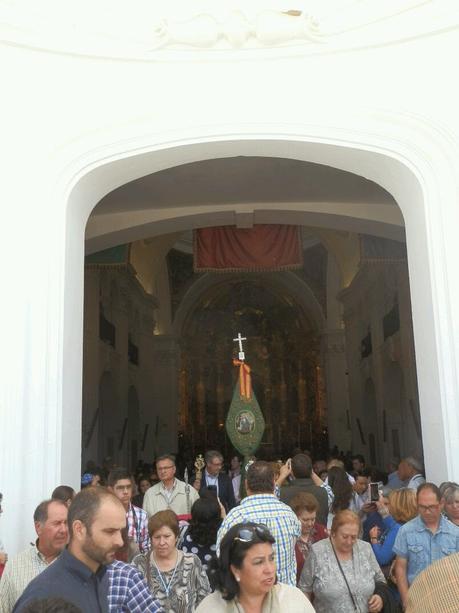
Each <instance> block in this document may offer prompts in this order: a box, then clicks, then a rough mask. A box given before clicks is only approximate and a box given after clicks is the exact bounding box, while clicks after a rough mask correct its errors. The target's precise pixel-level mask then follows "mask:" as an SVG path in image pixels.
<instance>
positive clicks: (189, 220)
mask: <svg viewBox="0 0 459 613" xmlns="http://www.w3.org/2000/svg"><path fill="white" fill-rule="evenodd" d="M252 144H253V143H252ZM264 145H266V149H265V151H266V152H267V153H268V152H269V149H270V146H273V147H274V149H271V151H274V150H275V151H276V152H277V154H278V153H279V151H281V150H282V146H281V147H280V148H279V147H278V144H276V143H274V141H272V142H270V143H269V144H267V143H266V142H265V143H264ZM200 146H201V145H200V144H198V145H197V151H199V148H200ZM250 146H251V143H250V142H248V143H247V142H245V143H244V145H243V146H242V149H245V150H246V151H247V150H250ZM351 146H352V145H351ZM394 146H395V145H394ZM242 149H241V143H240V142H232V143H231V144H229V147H228V149H227V151H226V153H227V154H228V152H229V151H231V153H233V152H234V151H235V150H239V151H241V150H242ZM220 151H221V149H220ZM181 152H184V150H180V149H176V150H175V151H174V153H173V154H172V157H174V158H175V163H176V164H177V163H180V162H179V161H178V160H179V158H180V153H181ZM177 153H178V154H179V155H178V156H177ZM188 153H189V151H188ZM342 154H345V148H344V149H340V148H338V149H336V148H335V149H334V148H333V147H332V148H331V149H328V148H327V146H326V145H325V146H323V147H322V146H320V145H317V144H316V143H314V144H312V145H311V143H309V145H308V144H307V143H299V142H298V143H296V145H295V146H292V142H290V145H289V156H290V157H291V156H292V155H293V156H295V157H297V159H305V158H306V159H315V160H319V159H320V160H321V161H324V160H327V161H328V162H329V163H331V164H332V165H334V166H336V167H340V168H344V169H346V170H357V171H361V170H362V168H363V167H364V168H365V173H366V174H367V176H372V175H373V176H374V177H375V178H376V179H377V180H378V181H380V182H381V183H383V184H384V185H385V186H387V187H388V188H389V189H390V190H391V191H392V193H394V194H396V195H397V198H398V201H399V203H400V204H401V206H402V209H403V210H404V213H405V219H408V222H409V221H410V216H411V212H412V208H410V207H412V206H413V202H414V200H413V199H412V200H411V203H410V201H409V199H407V198H405V197H404V194H403V193H400V192H399V189H398V187H397V184H396V183H397V181H394V177H396V176H397V177H398V179H399V180H400V181H401V183H403V184H404V185H407V186H408V185H411V178H410V174H409V171H408V170H407V168H406V167H403V166H401V165H399V163H398V162H397V161H395V160H394V159H392V161H391V158H390V157H387V158H384V160H385V161H384V165H383V167H384V170H381V168H380V167H379V166H378V163H377V161H378V159H380V158H379V155H380V154H379V153H370V152H366V153H362V155H360V154H359V155H360V157H359V156H357V158H358V159H359V162H361V163H362V166H360V167H359V168H357V166H358V164H357V163H356V159H357V158H356V157H355V156H352V157H351V158H347V159H346V156H345V155H344V157H343V156H342ZM199 155H200V154H199V153H198V156H199ZM201 155H202V154H201ZM373 155H374V156H375V158H374V159H373V161H371V160H372V156H373ZM152 156H154V152H152ZM208 156H209V150H207V152H206V154H205V157H208ZM187 159H188V160H189V159H190V156H189V155H188V154H187ZM201 159H202V158H201ZM138 161H139V164H138V166H137V167H136V176H141V175H142V173H144V172H145V171H144V170H143V168H144V167H145V163H148V168H149V171H150V172H151V168H152V158H150V157H148V154H146V155H145V156H141V157H140V158H138ZM373 162H374V163H375V164H374V165H373V166H372V163H373ZM391 164H392V171H391V172H386V171H387V169H388V168H389V167H390V166H391ZM116 167H117V168H118V170H119V168H120V166H119V164H116ZM121 167H122V166H121ZM114 168H115V166H114V167H113V169H114ZM130 168H131V170H129V171H128V174H130V176H131V178H132V165H131V167H130ZM374 168H379V169H380V170H381V172H376V173H373V169H374ZM126 170H128V169H127V167H126ZM97 174H98V172H97V171H95V172H94V173H91V175H87V176H86V178H85V183H86V185H89V183H93V185H97ZM105 177H106V178H107V177H108V175H107V174H105ZM116 177H117V178H116V179H115V178H114V177H112V179H110V180H109V183H111V185H112V186H113V184H114V183H115V185H116V184H118V185H119V184H120V182H121V181H123V180H126V178H127V175H125V174H123V173H118V174H117V175H116ZM94 181H95V183H94ZM103 184H104V185H107V182H106V181H105V180H104V182H103ZM99 188H101V184H99ZM99 188H97V189H99ZM85 190H86V188H85ZM82 193H83V192H80V191H78V190H76V191H74V192H73V194H72V199H71V206H73V203H75V204H76V202H77V201H78V200H79V199H80V198H81V196H82ZM96 193H97V190H96V192H94V195H95V194H96ZM99 193H100V195H103V193H106V188H102V191H99ZM411 195H413V194H412V193H411ZM418 196H419V194H418ZM95 200H96V201H97V197H96V198H95ZM92 202H93V203H94V200H92ZM416 202H417V204H416V206H417V207H419V206H422V202H421V203H420V202H419V200H417V201H416ZM78 206H80V208H81V207H82V208H83V209H84V208H85V205H84V204H83V203H81V201H80V204H79V205H78ZM86 209H87V207H86ZM89 210H90V208H89V209H87V211H88V213H89ZM417 210H418V208H417ZM209 212H210V211H209ZM225 215H226V214H221V215H220V216H219V217H218V218H216V217H215V212H214V214H213V215H210V216H209V215H208V214H207V213H202V212H201V213H194V214H190V213H188V212H187V213H186V215H185V216H183V217H182V216H181V214H180V215H178V216H177V215H176V214H174V215H173V216H170V217H168V218H165V219H163V221H155V222H154V223H151V224H150V225H148V224H147V226H148V227H145V226H144V227H143V231H147V230H148V232H149V233H150V235H151V234H154V233H157V234H160V233H163V232H165V231H168V230H169V229H171V230H172V229H173V228H174V227H175V228H176V227H179V228H182V229H185V228H186V227H189V225H190V224H193V223H196V221H197V220H198V219H200V221H201V222H202V223H203V224H204V225H214V224H215V222H216V221H218V222H219V223H225V222H226V219H227V218H226V217H225ZM282 215H283V217H282V218H283V219H284V218H285V215H284V213H282ZM269 219H271V220H273V219H279V213H276V212H274V211H273V212H271V213H270V216H269ZM185 220H186V221H185ZM265 220H266V217H265V218H264V219H263V221H265ZM231 221H233V220H232V219H231ZM230 223H231V222H230ZM416 225H417V234H416V239H415V240H417V241H419V237H420V234H419V224H418V223H416ZM409 230H410V226H409V224H407V231H409ZM115 232H116V230H115ZM107 236H108V235H107ZM114 236H115V235H114V234H113V233H111V234H110V239H108V241H107V242H106V244H107V245H108V244H110V241H112V240H113V239H114ZM133 236H136V234H135V233H131V234H129V233H128V234H127V237H128V238H129V237H133ZM410 236H411V238H412V239H414V238H415V235H414V234H410ZM104 240H105V239H104ZM68 246H69V247H70V243H69V245H68ZM72 246H73V247H75V244H73V245H72ZM76 251H78V247H76ZM421 255H422V254H421V253H420V252H417V257H416V259H415V260H413V261H411V263H410V267H411V268H413V266H414V267H415V268H416V267H417V266H420V265H421V261H422V257H421ZM73 261H74V258H70V260H67V263H68V265H69V266H70V269H71V268H72V266H73V265H72V264H71V262H73ZM424 270H425V267H424ZM420 277H422V275H420ZM420 277H416V278H420ZM423 279H424V281H425V280H426V278H425V277H424V278H423ZM421 285H423V284H422V283H421ZM418 289H419V292H420V293H419V297H421V296H422V294H423V293H424V292H423V290H421V287H419V288H418ZM412 291H413V292H414V294H415V296H416V294H417V289H416V284H414V287H413V286H412ZM429 295H432V294H431V293H430V294H429ZM414 306H415V313H416V309H420V311H419V316H421V312H422V311H424V313H425V310H426V308H427V309H428V308H429V304H428V303H426V301H425V300H424V301H423V308H422V309H421V308H420V306H419V304H418V303H417V302H416V301H414ZM433 340H434V337H433V336H429V335H428V334H427V335H424V336H423V337H419V339H418V342H420V344H421V346H422V345H423V344H427V346H428V347H429V351H426V352H420V354H421V357H420V358H419V357H418V366H419V364H421V365H422V364H423V361H424V360H427V361H429V360H431V359H432V357H433V356H434V355H436V354H435V352H433V353H432V347H433V346H435V345H436V344H435V343H434V342H433ZM427 346H426V349H427ZM418 355H419V352H418ZM427 355H428V356H430V357H429V358H427ZM429 370H431V369H429ZM434 370H435V369H434ZM438 389H439V388H438V386H433V387H432V386H429V387H428V388H424V389H423V390H421V391H422V393H423V394H424V398H425V401H426V403H427V404H426V405H424V406H432V402H433V404H434V405H435V406H437V405H438V398H437V399H436V400H435V401H433V397H432V394H433V392H434V390H438ZM434 395H435V394H434ZM422 406H423V401H422V397H421V412H422ZM422 415H423V421H424V422H426V423H429V422H430V421H431V420H432V419H433V421H434V422H435V423H437V422H438V418H439V415H438V413H437V414H436V416H435V417H434V414H433V413H432V412H430V411H425V412H422ZM426 432H427V433H429V429H428V428H427V429H426ZM430 432H431V433H433V432H438V428H437V427H436V428H434V429H433V430H430ZM427 435H428V434H427ZM436 460H438V456H437V457H436ZM431 466H432V470H437V469H436V468H435V463H434V462H432V464H431ZM436 466H438V462H436Z"/></svg>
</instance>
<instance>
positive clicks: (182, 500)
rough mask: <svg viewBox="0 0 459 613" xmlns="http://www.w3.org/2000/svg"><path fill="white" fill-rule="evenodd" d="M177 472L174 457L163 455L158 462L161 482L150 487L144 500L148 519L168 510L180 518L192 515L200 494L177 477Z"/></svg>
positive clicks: (157, 466) (157, 467)
mask: <svg viewBox="0 0 459 613" xmlns="http://www.w3.org/2000/svg"><path fill="white" fill-rule="evenodd" d="M176 470H177V468H176V465H175V458H174V456H173V455H163V456H161V457H159V458H158V459H157V460H156V471H157V473H158V477H159V479H160V482H159V483H157V484H156V485H153V487H150V489H148V490H147V491H146V492H145V496H144V499H143V509H144V511H146V512H147V513H148V517H151V516H152V515H154V514H155V513H157V512H158V511H165V510H166V509H170V510H171V511H174V513H175V514H176V515H179V516H180V515H182V516H183V515H190V513H191V507H192V506H193V503H194V502H195V501H196V500H197V499H198V498H199V494H198V492H197V491H196V490H195V489H194V487H191V486H190V485H189V484H186V483H184V482H183V481H180V480H179V479H177V478H176V477H175V473H176Z"/></svg>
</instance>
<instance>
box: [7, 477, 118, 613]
mask: <svg viewBox="0 0 459 613" xmlns="http://www.w3.org/2000/svg"><path fill="white" fill-rule="evenodd" d="M125 526H126V512H125V510H124V507H123V505H122V504H121V502H120V501H119V500H118V498H117V497H116V496H114V494H112V493H111V492H109V491H107V490H106V489H105V488H102V487H97V488H96V487H89V488H85V489H84V490H82V491H81V492H80V493H79V494H77V495H76V496H75V498H74V500H73V501H72V504H71V505H70V509H69V513H68V530H69V535H70V541H69V545H68V548H67V549H64V551H63V552H62V554H61V555H60V556H59V558H58V559H57V560H56V561H55V562H54V563H53V564H51V565H50V566H49V567H48V568H47V569H45V570H44V571H43V572H42V573H40V575H38V577H36V578H35V579H34V580H33V581H31V583H29V585H28V586H27V588H26V589H25V591H24V593H23V594H22V596H21V597H20V598H19V600H18V601H17V602H16V605H15V607H14V609H13V611H14V613H16V612H17V613H21V611H23V610H24V609H25V607H26V606H27V604H28V603H30V601H32V600H33V599H35V598H47V597H50V596H54V597H59V596H60V597H62V598H64V599H65V600H67V601H69V602H71V603H72V604H74V605H76V606H77V607H80V609H81V610H82V611H84V613H108V611H109V604H108V592H109V576H108V574H107V572H106V569H107V565H108V564H111V563H112V562H113V561H114V560H115V553H116V551H117V550H118V549H119V548H120V547H121V546H122V545H123V539H122V536H121V530H123V529H124V528H125Z"/></svg>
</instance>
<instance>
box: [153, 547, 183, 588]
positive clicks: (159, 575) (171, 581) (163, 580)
mask: <svg viewBox="0 0 459 613" xmlns="http://www.w3.org/2000/svg"><path fill="white" fill-rule="evenodd" d="M178 561H179V554H178V551H177V559H176V561H175V566H174V572H173V573H172V577H171V578H170V579H169V581H168V582H167V583H166V581H165V579H164V577H163V573H162V572H161V571H160V570H159V568H158V565H157V564H156V560H155V556H154V555H153V564H154V565H155V568H156V572H157V573H158V577H159V580H160V581H161V585H162V586H163V589H164V591H165V593H166V597H167V598H169V594H170V591H171V587H172V584H173V583H174V579H175V573H176V572H177V566H178Z"/></svg>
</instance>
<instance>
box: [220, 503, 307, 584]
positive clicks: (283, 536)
mask: <svg viewBox="0 0 459 613" xmlns="http://www.w3.org/2000/svg"><path fill="white" fill-rule="evenodd" d="M245 522H255V523H257V524H264V525H265V526H267V527H268V528H269V531H270V532H271V534H272V535H273V537H274V538H275V540H276V542H275V544H274V550H275V553H276V563H277V578H278V580H279V581H280V582H281V583H287V584H289V585H295V586H296V560H295V543H296V541H297V540H298V537H299V536H300V534H301V525H300V521H299V519H298V518H297V516H296V515H295V513H294V512H293V511H292V509H291V508H290V507H289V506H288V505H286V504H284V503H283V502H281V501H280V500H278V499H277V498H276V496H275V495H274V494H253V495H251V496H247V498H244V500H242V502H241V504H240V505H239V506H238V507H234V509H231V511H230V512H229V513H228V515H227V516H226V517H225V519H224V520H223V523H222V525H221V527H220V530H219V531H218V534H217V555H220V542H221V540H222V538H223V537H224V536H225V534H226V533H227V532H228V530H229V529H230V528H232V527H233V526H235V525H236V524H242V523H245Z"/></svg>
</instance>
